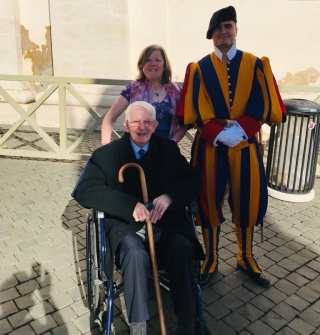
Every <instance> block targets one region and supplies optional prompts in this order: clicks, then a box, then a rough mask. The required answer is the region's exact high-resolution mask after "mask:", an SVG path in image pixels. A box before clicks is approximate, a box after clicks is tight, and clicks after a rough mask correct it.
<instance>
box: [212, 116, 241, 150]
mask: <svg viewBox="0 0 320 335" xmlns="http://www.w3.org/2000/svg"><path fill="white" fill-rule="evenodd" d="M246 139H247V135H246V133H245V132H244V130H243V129H242V128H241V127H240V125H239V124H238V123H237V122H234V123H233V124H232V125H231V126H229V127H225V128H224V130H222V132H220V133H219V134H218V136H217V137H216V138H215V139H214V141H213V145H214V146H217V145H218V144H217V142H221V143H223V144H225V145H226V146H228V147H230V148H233V147H235V146H236V145H238V144H239V143H240V142H241V141H243V140H246Z"/></svg>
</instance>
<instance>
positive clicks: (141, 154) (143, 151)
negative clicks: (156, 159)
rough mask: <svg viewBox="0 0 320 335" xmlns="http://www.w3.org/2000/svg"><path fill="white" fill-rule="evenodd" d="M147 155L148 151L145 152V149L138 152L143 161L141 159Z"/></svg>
mask: <svg viewBox="0 0 320 335" xmlns="http://www.w3.org/2000/svg"><path fill="white" fill-rule="evenodd" d="M145 153H146V151H145V150H144V149H140V150H139V151H138V156H139V159H141V158H142V157H143V156H144V154H145Z"/></svg>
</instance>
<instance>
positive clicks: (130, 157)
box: [73, 133, 203, 276]
mask: <svg viewBox="0 0 320 335" xmlns="http://www.w3.org/2000/svg"><path fill="white" fill-rule="evenodd" d="M131 162H134V163H138V164H139V165H141V167H142V168H143V170H144V173H145V177H146V183H147V191H148V200H149V201H151V202H152V200H153V199H154V198H156V197H158V196H160V195H162V194H167V195H168V196H169V197H170V198H171V199H172V200H173V201H172V204H171V205H170V206H169V208H168V209H167V210H166V212H165V213H164V215H163V217H162V219H161V220H159V221H158V222H157V225H158V226H159V227H160V228H161V229H162V234H164V235H163V236H165V234H166V233H170V232H178V233H181V234H183V235H186V236H189V237H190V238H191V239H193V241H194V246H195V251H196V254H197V256H198V257H199V258H202V257H203V251H202V247H201V245H200V244H199V242H198V240H197V239H196V238H195V233H194V228H193V226H192V225H191V224H190V222H189V221H188V217H187V215H186V210H185V209H186V206H187V205H188V204H190V203H191V202H192V201H193V200H194V199H195V198H196V197H198V196H199V195H200V193H201V179H200V177H199V176H198V175H197V173H196V171H195V170H194V168H193V167H192V166H191V165H190V164H189V163H188V162H187V160H186V159H185V157H184V156H183V155H182V154H181V153H180V150H179V148H178V146H177V145H176V143H174V142H173V141H171V140H168V139H164V138H161V137H158V136H156V135H152V136H151V139H150V142H149V150H148V152H146V154H145V155H144V156H143V158H142V159H141V160H137V159H136V158H135V154H134V151H133V148H132V145H131V142H130V136H129V134H127V133H126V134H125V135H124V136H123V137H122V138H121V139H119V140H115V141H113V142H111V143H110V144H108V145H105V146H102V147H100V148H99V149H97V150H95V151H94V152H93V154H92V156H91V158H90V160H89V161H88V164H87V166H86V168H85V171H84V172H83V174H82V176H81V178H80V180H79V182H78V184H77V186H76V189H75V192H74V194H73V196H74V197H75V199H76V200H77V201H78V203H79V204H80V205H82V206H83V207H86V208H95V209H97V210H100V211H102V212H104V213H105V217H106V234H107V240H108V242H109V246H110V254H108V256H109V259H108V260H107V261H106V266H107V275H108V276H110V275H112V273H113V259H114V255H115V249H116V246H117V244H118V242H119V241H120V239H121V237H122V236H123V235H124V234H126V233H129V232H137V231H138V230H140V229H141V228H142V226H143V224H144V223H143V222H135V221H134V219H133V217H132V213H133V210H134V208H135V206H136V204H137V202H138V201H139V202H141V203H144V201H143V196H142V190H141V182H140V176H139V171H138V169H136V168H132V167H130V168H127V169H126V170H125V171H124V174H123V176H124V183H120V182H119V180H118V173H119V170H120V168H121V167H122V166H123V165H124V164H126V163H131ZM111 265H112V266H111Z"/></svg>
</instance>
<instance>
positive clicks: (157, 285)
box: [118, 163, 167, 335]
mask: <svg viewBox="0 0 320 335" xmlns="http://www.w3.org/2000/svg"><path fill="white" fill-rule="evenodd" d="M130 167H133V168H136V169H138V170H139V173H140V183H141V190H142V196H143V202H144V203H145V205H147V204H150V202H149V201H148V191H147V183H146V177H145V174H144V171H143V168H142V167H141V166H140V165H139V164H136V163H127V164H124V165H123V166H122V167H121V168H120V170H119V175H118V178H119V182H120V183H123V182H124V178H123V172H124V170H125V169H127V168H130ZM147 209H148V210H149V208H148V207H147ZM146 221H147V233H148V240H149V248H150V257H151V264H152V270H153V277H154V286H155V291H156V298H157V305H158V311H159V321H160V330H161V335H166V334H167V333H166V327H165V321H164V313H163V305H162V299H161V292H160V281H159V273H158V266H157V259H156V253H155V249H154V239H153V230H152V223H151V221H150V219H148V220H146Z"/></svg>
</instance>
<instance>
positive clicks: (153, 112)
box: [125, 101, 156, 121]
mask: <svg viewBox="0 0 320 335" xmlns="http://www.w3.org/2000/svg"><path fill="white" fill-rule="evenodd" d="M137 108H143V109H145V110H146V111H147V112H148V113H149V114H150V116H151V120H152V121H153V120H155V119H156V110H155V108H154V107H153V106H152V105H151V104H149V102H146V101H135V102H133V103H132V104H130V105H129V106H128V107H127V109H126V112H125V120H126V121H130V116H131V112H132V111H133V110H135V109H137Z"/></svg>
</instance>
